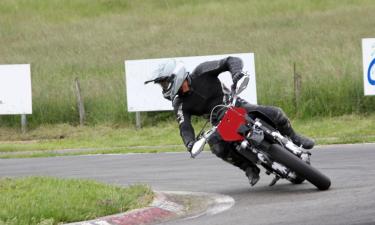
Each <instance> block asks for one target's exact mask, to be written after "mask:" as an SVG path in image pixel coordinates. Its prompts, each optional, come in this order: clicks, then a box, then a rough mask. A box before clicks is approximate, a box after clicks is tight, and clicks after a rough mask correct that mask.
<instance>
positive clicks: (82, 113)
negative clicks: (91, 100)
mask: <svg viewBox="0 0 375 225" xmlns="http://www.w3.org/2000/svg"><path fill="white" fill-rule="evenodd" d="M75 90H76V97H77V106H78V111H79V124H80V125H81V126H83V125H84V123H85V119H86V115H85V106H84V104H83V98H82V95H81V85H80V84H79V80H78V78H76V79H75Z"/></svg>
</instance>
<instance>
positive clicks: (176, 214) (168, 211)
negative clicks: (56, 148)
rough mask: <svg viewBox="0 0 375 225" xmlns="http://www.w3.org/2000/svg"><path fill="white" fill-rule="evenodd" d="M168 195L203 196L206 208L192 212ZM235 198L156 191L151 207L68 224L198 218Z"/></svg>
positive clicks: (102, 224)
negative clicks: (169, 198)
mask: <svg viewBox="0 0 375 225" xmlns="http://www.w3.org/2000/svg"><path fill="white" fill-rule="evenodd" d="M166 195H179V196H190V197H191V196H193V197H198V198H203V199H204V201H205V208H204V209H202V210H199V212H198V213H195V214H192V213H191V212H189V210H188V209H187V208H186V207H184V206H183V205H180V204H178V203H176V202H172V201H170V200H168V198H167V196H166ZM233 205H234V199H233V198H231V197H229V196H226V195H218V194H210V193H200V192H172V191H169V192H156V197H155V199H154V201H153V202H152V203H151V204H150V206H149V207H146V208H142V209H136V210H132V211H129V212H126V213H121V214H116V215H111V216H106V217H102V218H98V219H95V220H90V221H82V222H75V223H69V224H66V225H138V224H142V225H146V224H156V223H160V222H164V221H167V220H171V219H177V218H196V217H199V216H203V215H214V214H217V213H220V212H223V211H225V210H228V209H230V208H231V207H232V206H233Z"/></svg>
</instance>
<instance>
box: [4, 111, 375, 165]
mask: <svg viewBox="0 0 375 225" xmlns="http://www.w3.org/2000/svg"><path fill="white" fill-rule="evenodd" d="M292 123H293V127H294V128H295V130H297V131H298V132H299V133H301V134H303V135H306V136H309V137H312V138H314V139H315V140H316V143H317V144H318V145H323V144H338V143H363V142H375V114H370V115H366V116H365V115H362V116H359V115H355V114H353V115H345V116H340V117H325V118H320V117H316V118H311V119H294V120H293V121H292ZM202 126H203V121H198V120H197V121H195V122H194V127H195V131H196V133H197V132H199V130H200V129H201V127H202ZM60 149H66V150H65V151H64V152H60V151H53V150H60ZM172 151H173V152H175V151H185V147H184V146H183V144H182V140H181V137H180V135H179V130H178V125H177V123H176V122H162V123H158V124H156V125H153V126H146V127H143V128H142V129H140V130H137V129H134V128H128V127H113V126H109V125H107V126H104V125H100V126H99V125H98V126H85V127H74V126H70V125H67V124H63V125H49V126H41V127H38V128H35V129H32V130H29V131H28V132H27V133H25V134H22V133H21V132H20V131H19V129H15V128H1V129H0V158H15V157H18V158H20V157H47V156H59V155H82V154H108V153H155V152H172Z"/></svg>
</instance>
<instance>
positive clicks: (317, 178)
mask: <svg viewBox="0 0 375 225" xmlns="http://www.w3.org/2000/svg"><path fill="white" fill-rule="evenodd" d="M268 152H269V154H270V155H271V157H272V158H273V159H274V160H275V161H276V162H279V163H281V164H283V165H284V166H286V167H288V168H289V169H291V170H292V171H294V172H296V173H297V174H298V175H299V176H300V177H301V178H305V179H306V180H308V181H309V182H310V183H312V184H313V185H315V186H316V187H317V188H318V189H319V190H327V189H328V188H329V187H330V186H331V180H330V179H329V178H328V177H327V176H325V175H324V174H322V173H321V172H320V171H318V170H317V169H315V168H314V167H312V166H311V165H309V164H307V163H306V162H304V161H302V160H301V159H300V158H298V157H297V156H295V155H293V154H292V153H291V152H289V151H287V150H286V149H284V148H283V147H282V146H280V145H278V144H273V145H271V147H270V148H269V151H268Z"/></svg>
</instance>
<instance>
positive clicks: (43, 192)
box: [0, 177, 153, 225]
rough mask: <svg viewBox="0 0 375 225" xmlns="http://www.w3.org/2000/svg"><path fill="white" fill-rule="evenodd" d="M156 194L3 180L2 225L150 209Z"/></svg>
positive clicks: (91, 184)
mask: <svg viewBox="0 0 375 225" xmlns="http://www.w3.org/2000/svg"><path fill="white" fill-rule="evenodd" d="M152 199H153V193H152V191H151V190H150V189H149V188H148V187H147V186H144V185H134V186H130V187H126V188H122V187H115V186H111V185H106V184H101V183H98V182H95V181H90V180H75V179H58V178H52V177H26V178H17V179H15V178H2V179H0V202H1V204H0V224H1V225H24V224H29V225H33V224H45V225H50V224H51V225H52V224H60V223H67V222H75V221H82V220H89V219H95V218H97V217H101V216H106V215H112V214H115V213H119V212H125V211H128V210H131V209H135V208H140V207H144V206H147V205H148V204H149V203H150V202H151V201H152Z"/></svg>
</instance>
